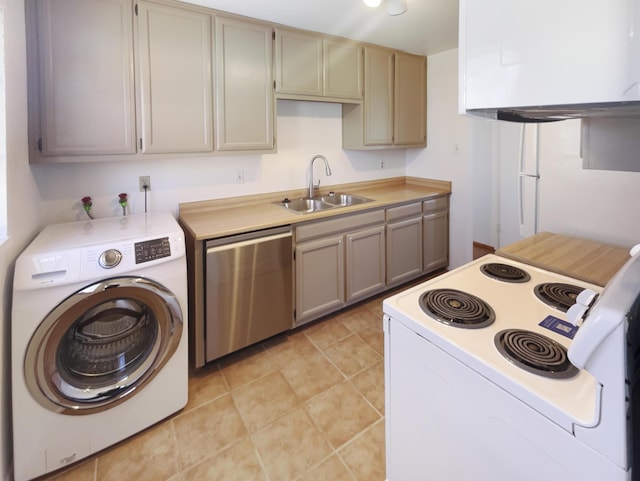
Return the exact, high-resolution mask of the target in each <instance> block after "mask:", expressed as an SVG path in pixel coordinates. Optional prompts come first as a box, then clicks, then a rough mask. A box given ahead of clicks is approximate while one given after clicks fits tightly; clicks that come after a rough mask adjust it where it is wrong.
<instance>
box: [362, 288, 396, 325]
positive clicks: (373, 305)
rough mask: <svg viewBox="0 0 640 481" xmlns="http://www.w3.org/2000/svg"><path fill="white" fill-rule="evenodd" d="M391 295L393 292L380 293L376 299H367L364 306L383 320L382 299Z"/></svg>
mask: <svg viewBox="0 0 640 481" xmlns="http://www.w3.org/2000/svg"><path fill="white" fill-rule="evenodd" d="M390 295H391V294H388V293H383V294H380V295H379V296H378V297H375V298H374V299H371V300H369V301H365V302H364V303H363V304H362V307H363V308H364V309H367V310H368V311H370V312H372V313H373V315H374V316H376V317H377V318H378V319H380V320H382V314H383V311H382V301H384V300H385V299H386V298H387V297H389V296H390Z"/></svg>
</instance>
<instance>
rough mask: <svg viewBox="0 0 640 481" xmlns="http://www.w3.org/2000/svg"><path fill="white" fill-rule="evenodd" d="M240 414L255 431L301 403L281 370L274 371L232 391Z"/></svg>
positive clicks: (248, 427) (250, 428)
mask: <svg viewBox="0 0 640 481" xmlns="http://www.w3.org/2000/svg"><path fill="white" fill-rule="evenodd" d="M231 396H232V397H233V400H234V401H235V403H236V406H237V407H238V411H240V415H241V416H242V419H243V420H244V423H245V425H246V426H247V429H248V430H249V432H250V433H253V432H255V431H257V430H258V429H260V428H261V427H263V426H266V425H267V424H269V423H270V422H272V421H275V420H276V419H278V418H279V417H280V416H282V415H283V414H285V413H287V412H288V411H291V410H292V409H293V408H294V407H296V406H298V405H299V404H300V399H299V398H298V396H297V395H296V393H295V392H294V390H293V389H292V388H291V386H290V385H289V383H288V382H287V380H286V379H285V378H284V376H283V375H282V373H281V372H280V371H275V372H272V373H271V374H267V375H266V376H263V377H261V378H260V379H258V380H256V381H253V382H251V383H249V384H244V385H243V386H240V387H239V388H238V389H236V390H234V391H232V392H231Z"/></svg>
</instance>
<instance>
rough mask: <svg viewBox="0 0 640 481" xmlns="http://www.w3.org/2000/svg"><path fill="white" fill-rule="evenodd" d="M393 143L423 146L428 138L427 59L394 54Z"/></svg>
mask: <svg viewBox="0 0 640 481" xmlns="http://www.w3.org/2000/svg"><path fill="white" fill-rule="evenodd" d="M394 91H395V96H394V97H395V106H394V119H395V120H394V135H393V137H394V143H395V144H396V145H416V146H425V145H426V141H427V113H426V112H427V60H426V58H425V57H421V56H419V55H411V54H408V53H402V52H396V54H395V86H394Z"/></svg>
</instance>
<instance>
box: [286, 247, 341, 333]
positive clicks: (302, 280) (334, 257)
mask: <svg viewBox="0 0 640 481" xmlns="http://www.w3.org/2000/svg"><path fill="white" fill-rule="evenodd" d="M343 237H344V236H342V235H340V236H334V237H327V238H323V239H319V240H317V241H310V242H304V243H302V244H298V245H297V246H296V249H295V253H296V321H295V322H296V324H297V325H300V324H302V323H304V322H307V321H311V320H312V319H316V318H318V317H320V316H321V315H323V314H325V313H328V312H330V311H332V310H335V309H337V308H339V307H341V306H343V305H344V242H343Z"/></svg>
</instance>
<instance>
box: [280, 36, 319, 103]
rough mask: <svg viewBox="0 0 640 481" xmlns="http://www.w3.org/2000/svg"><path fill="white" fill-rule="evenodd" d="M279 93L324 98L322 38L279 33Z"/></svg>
mask: <svg viewBox="0 0 640 481" xmlns="http://www.w3.org/2000/svg"><path fill="white" fill-rule="evenodd" d="M276 92H277V93H286V94H297V95H314V96H321V95H323V93H324V85H323V62H322V36H320V35H315V34H312V33H305V32H299V31H294V30H286V29H281V28H277V29H276Z"/></svg>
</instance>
